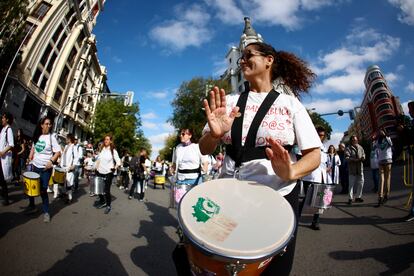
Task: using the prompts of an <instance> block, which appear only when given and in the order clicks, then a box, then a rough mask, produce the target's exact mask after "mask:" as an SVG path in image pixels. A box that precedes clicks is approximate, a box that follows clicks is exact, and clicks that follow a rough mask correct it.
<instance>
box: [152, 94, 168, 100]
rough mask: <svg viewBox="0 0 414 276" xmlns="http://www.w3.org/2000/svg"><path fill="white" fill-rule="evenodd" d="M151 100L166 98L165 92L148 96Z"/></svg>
mask: <svg viewBox="0 0 414 276" xmlns="http://www.w3.org/2000/svg"><path fill="white" fill-rule="evenodd" d="M148 96H149V97H151V98H156V99H165V98H167V96H168V93H167V92H154V93H151V94H149V95H148Z"/></svg>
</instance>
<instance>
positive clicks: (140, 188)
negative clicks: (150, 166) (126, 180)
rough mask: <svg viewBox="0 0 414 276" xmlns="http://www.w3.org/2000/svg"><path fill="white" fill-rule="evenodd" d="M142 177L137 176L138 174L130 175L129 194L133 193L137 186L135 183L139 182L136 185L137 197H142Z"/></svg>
mask: <svg viewBox="0 0 414 276" xmlns="http://www.w3.org/2000/svg"><path fill="white" fill-rule="evenodd" d="M144 179H145V177H144V176H143V177H141V176H138V175H133V176H132V185H131V188H130V189H129V196H133V195H134V192H135V188H136V187H137V184H138V182H139V186H138V195H139V199H144Z"/></svg>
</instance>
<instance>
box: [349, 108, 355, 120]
mask: <svg viewBox="0 0 414 276" xmlns="http://www.w3.org/2000/svg"><path fill="white" fill-rule="evenodd" d="M348 113H349V119H351V120H355V113H354V111H353V110H352V109H351V110H349V111H348Z"/></svg>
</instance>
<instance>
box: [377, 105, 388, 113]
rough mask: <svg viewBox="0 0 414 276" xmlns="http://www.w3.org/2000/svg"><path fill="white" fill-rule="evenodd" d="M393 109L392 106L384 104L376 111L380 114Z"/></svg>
mask: <svg viewBox="0 0 414 276" xmlns="http://www.w3.org/2000/svg"><path fill="white" fill-rule="evenodd" d="M387 109H392V106H391V105H390V104H382V105H380V106H379V107H378V108H377V109H376V110H375V111H376V113H380V112H381V111H383V110H387Z"/></svg>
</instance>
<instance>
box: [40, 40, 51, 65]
mask: <svg viewBox="0 0 414 276" xmlns="http://www.w3.org/2000/svg"><path fill="white" fill-rule="evenodd" d="M50 52H52V45H50V44H49V45H47V47H46V50H45V51H44V52H43V55H42V58H41V59H40V64H42V65H43V66H46V63H47V60H48V58H49V55H50Z"/></svg>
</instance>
